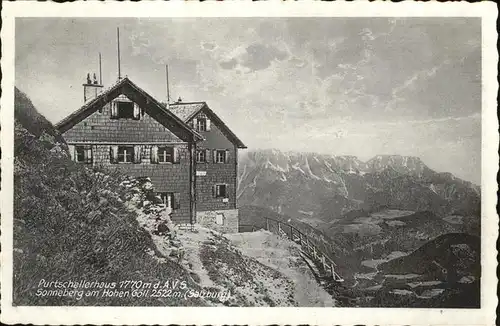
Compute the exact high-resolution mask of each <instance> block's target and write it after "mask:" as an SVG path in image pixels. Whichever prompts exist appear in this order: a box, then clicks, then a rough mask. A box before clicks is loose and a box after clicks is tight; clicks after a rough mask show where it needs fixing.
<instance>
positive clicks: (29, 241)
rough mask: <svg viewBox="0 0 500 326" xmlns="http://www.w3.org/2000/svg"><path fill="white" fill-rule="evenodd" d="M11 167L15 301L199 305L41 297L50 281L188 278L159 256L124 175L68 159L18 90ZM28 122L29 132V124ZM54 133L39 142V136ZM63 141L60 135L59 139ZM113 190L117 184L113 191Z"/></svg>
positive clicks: (175, 301) (166, 300)
mask: <svg viewBox="0 0 500 326" xmlns="http://www.w3.org/2000/svg"><path fill="white" fill-rule="evenodd" d="M15 106H16V109H15V112H16V129H15V167H14V170H15V172H14V196H15V197H14V284H13V286H14V290H13V296H14V298H13V299H14V304H16V305H61V304H63V305H199V304H202V302H200V301H199V300H189V301H182V302H181V301H179V300H178V299H173V298H163V299H162V298H160V299H155V298H145V299H137V298H94V297H92V298H83V299H81V300H79V301H78V300H76V299H72V298H68V297H45V298H44V297H37V296H35V295H34V294H35V292H36V288H37V285H38V282H39V281H40V279H45V280H47V281H55V280H59V281H66V280H71V281H79V280H86V281H104V282H113V281H115V282H119V281H123V280H141V281H144V282H145V281H150V282H155V281H161V282H162V283H163V282H164V281H165V280H166V279H167V278H168V279H180V280H185V281H186V282H188V284H190V287H192V288H196V287H197V285H196V284H194V282H193V280H192V279H191V278H190V277H189V275H186V273H185V271H184V269H183V268H182V267H181V266H180V265H178V264H176V263H174V262H172V261H168V260H167V261H164V262H159V261H158V259H156V258H155V257H154V255H152V254H151V253H152V252H155V246H154V244H153V242H152V240H151V237H150V236H149V234H148V233H147V232H145V231H144V229H142V228H141V227H140V226H139V224H138V222H137V221H136V217H135V214H134V213H133V212H131V211H130V210H128V209H127V208H126V206H125V202H126V200H127V199H128V198H127V196H128V194H127V190H126V189H125V188H123V187H121V186H120V181H121V177H119V176H109V175H106V174H104V173H96V172H95V171H92V170H90V169H88V168H85V167H83V166H81V165H78V164H75V163H73V162H72V161H70V160H69V159H68V157H67V154H66V153H65V151H64V149H61V148H60V147H59V146H57V145H56V146H54V140H56V141H57V139H58V134H57V131H55V130H54V129H53V127H52V126H51V125H50V123H48V122H47V120H46V119H44V118H43V117H42V116H41V115H39V114H38V113H37V112H36V109H35V108H34V107H33V105H32V104H31V102H30V101H29V99H28V98H27V97H26V96H25V95H24V94H22V93H21V92H19V91H18V90H16V102H15ZM26 128H29V129H30V131H33V132H30V131H28V130H26ZM43 134H48V135H51V136H53V137H54V138H51V137H45V138H44V139H45V140H40V139H39V138H38V136H40V135H42V138H43ZM59 140H61V139H59ZM111 189H112V190H111Z"/></svg>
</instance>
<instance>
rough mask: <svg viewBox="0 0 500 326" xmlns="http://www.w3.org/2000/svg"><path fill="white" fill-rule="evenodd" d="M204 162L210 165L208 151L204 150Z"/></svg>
mask: <svg viewBox="0 0 500 326" xmlns="http://www.w3.org/2000/svg"><path fill="white" fill-rule="evenodd" d="M205 162H206V163H210V150H209V149H206V150H205Z"/></svg>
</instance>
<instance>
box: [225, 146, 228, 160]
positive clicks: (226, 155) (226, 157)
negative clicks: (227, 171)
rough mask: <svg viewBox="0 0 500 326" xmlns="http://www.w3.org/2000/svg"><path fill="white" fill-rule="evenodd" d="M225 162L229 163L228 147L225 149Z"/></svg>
mask: <svg viewBox="0 0 500 326" xmlns="http://www.w3.org/2000/svg"><path fill="white" fill-rule="evenodd" d="M225 163H229V149H226V161H225Z"/></svg>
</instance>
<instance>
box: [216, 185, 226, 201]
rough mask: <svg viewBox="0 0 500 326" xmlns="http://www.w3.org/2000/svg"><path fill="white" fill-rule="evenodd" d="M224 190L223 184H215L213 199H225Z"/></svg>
mask: <svg viewBox="0 0 500 326" xmlns="http://www.w3.org/2000/svg"><path fill="white" fill-rule="evenodd" d="M226 188H227V185H225V184H217V185H215V186H214V197H215V198H226Z"/></svg>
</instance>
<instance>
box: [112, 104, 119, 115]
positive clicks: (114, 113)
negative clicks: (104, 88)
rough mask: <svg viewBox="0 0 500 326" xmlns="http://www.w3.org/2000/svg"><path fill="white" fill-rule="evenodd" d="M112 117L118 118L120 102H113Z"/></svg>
mask: <svg viewBox="0 0 500 326" xmlns="http://www.w3.org/2000/svg"><path fill="white" fill-rule="evenodd" d="M111 119H118V103H116V102H111Z"/></svg>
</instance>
